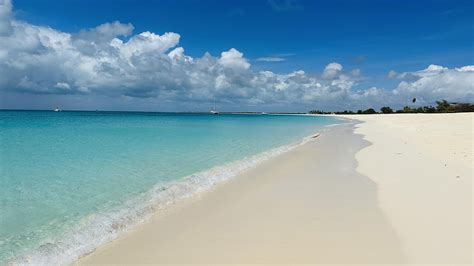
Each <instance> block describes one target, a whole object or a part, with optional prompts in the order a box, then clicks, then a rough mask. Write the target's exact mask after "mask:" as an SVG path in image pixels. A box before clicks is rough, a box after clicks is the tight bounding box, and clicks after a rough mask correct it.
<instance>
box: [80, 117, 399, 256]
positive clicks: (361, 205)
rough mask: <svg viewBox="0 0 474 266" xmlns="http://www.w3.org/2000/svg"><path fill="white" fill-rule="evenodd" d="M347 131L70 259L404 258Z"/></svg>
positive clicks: (358, 145)
mask: <svg viewBox="0 0 474 266" xmlns="http://www.w3.org/2000/svg"><path fill="white" fill-rule="evenodd" d="M354 127H355V126H354V124H347V125H342V126H336V127H333V128H332V129H331V130H330V131H328V132H322V133H321V135H320V136H319V137H318V138H315V139H314V140H313V141H310V142H308V143H306V144H305V145H303V146H300V147H298V148H296V149H294V150H292V151H290V152H288V153H285V154H283V155H281V156H278V157H277V158H273V159H270V160H269V161H267V162H264V163H262V164H261V165H259V166H258V167H256V168H254V169H251V170H248V171H247V172H245V173H243V174H242V175H240V176H237V177H235V178H234V179H232V180H231V181H228V182H226V183H224V184H221V185H219V186H218V187H216V189H214V190H213V191H210V192H207V193H203V194H201V195H197V196H196V197H193V198H191V199H187V200H184V201H182V202H180V203H178V204H176V205H175V206H173V207H172V208H169V209H168V210H166V211H162V212H160V213H157V214H156V215H155V216H154V217H153V219H151V220H150V221H149V222H147V223H146V224H144V225H142V226H140V227H138V228H136V229H135V230H133V231H132V232H130V233H127V234H125V235H123V236H122V237H120V238H119V239H117V240H115V241H113V242H111V243H109V244H106V245H104V246H102V247H100V248H98V249H97V250H96V251H95V252H93V253H92V254H89V255H88V256H86V257H84V258H82V259H81V260H79V261H78V262H77V263H78V264H105V263H107V264H110V263H112V264H119V263H120V264H139V263H142V264H143V263H164V264H172V263H183V264H195V263H201V264H202V263H203V264H222V263H237V264H243V263H283V264H290V263H291V264H296V263H340V264H346V263H347V264H354V263H360V264H367V263H377V264H381V263H401V262H404V260H405V255H404V254H403V251H402V248H401V245H400V241H399V237H398V235H397V233H396V231H395V230H394V228H393V227H392V226H391V223H390V222H389V221H388V219H387V217H386V215H385V213H384V212H383V211H382V210H381V209H380V207H379V202H378V199H377V196H378V187H377V184H376V183H375V182H374V181H373V180H372V179H370V178H368V177H367V176H364V175H362V174H360V173H358V172H357V171H356V167H357V161H356V159H355V155H356V153H357V152H359V151H360V150H361V149H362V148H364V147H367V146H368V145H369V142H367V141H365V140H363V136H362V135H359V134H354V133H353V130H354Z"/></svg>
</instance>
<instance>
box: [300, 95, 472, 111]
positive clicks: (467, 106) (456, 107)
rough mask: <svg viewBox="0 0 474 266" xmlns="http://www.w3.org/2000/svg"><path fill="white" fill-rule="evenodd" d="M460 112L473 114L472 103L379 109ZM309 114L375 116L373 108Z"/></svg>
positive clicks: (443, 102)
mask: <svg viewBox="0 0 474 266" xmlns="http://www.w3.org/2000/svg"><path fill="white" fill-rule="evenodd" d="M415 102H416V98H413V100H412V103H415ZM461 112H474V104H472V103H450V102H448V101H446V100H441V101H437V102H436V107H433V106H420V107H409V106H405V107H403V109H400V110H396V111H395V112H394V111H393V110H392V108H390V107H389V106H384V107H382V108H380V112H379V113H382V114H391V113H461ZM308 113H309V114H332V113H334V114H377V112H376V111H375V110H374V109H373V108H369V109H366V110H357V112H353V111H348V110H345V111H342V112H340V111H339V112H325V111H322V110H312V111H309V112H308Z"/></svg>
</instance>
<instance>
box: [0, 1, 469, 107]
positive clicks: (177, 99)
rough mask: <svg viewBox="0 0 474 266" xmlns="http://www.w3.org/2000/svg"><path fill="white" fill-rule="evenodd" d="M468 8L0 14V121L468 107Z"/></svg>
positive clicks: (35, 4)
mask: <svg viewBox="0 0 474 266" xmlns="http://www.w3.org/2000/svg"><path fill="white" fill-rule="evenodd" d="M473 65H474V1H462V0H456V1H452V0H442V1H441V0H439V1H434V0H432V1H392V0H374V1H368V0H367V1H363V0H346V1H342V0H333V1H329V0H328V1H302V0H301V1H299V0H262V1H256V0H253V1H252V0H242V1H239V0H232V1H218V0H214V1H198V0H187V1H184V0H183V1H171V0H169V1H165V0H148V1H136V0H135V1H132V0H114V1H112V0H101V1H92V0H81V1H79V0H62V1H52V0H16V1H15V0H14V1H10V0H0V97H1V98H0V108H3V109H52V108H54V107H56V106H60V107H61V108H62V109H75V110H96V109H98V110H139V111H208V110H209V108H211V107H212V105H213V102H216V104H217V106H218V108H219V109H220V110H222V111H308V110H311V109H324V110H329V111H333V110H341V109H350V110H357V109H364V108H369V107H374V108H380V107H381V106H385V105H390V106H392V107H394V108H400V107H403V106H405V105H409V104H411V99H412V98H414V97H416V98H417V99H418V101H417V104H419V105H430V104H431V105H433V104H435V101H436V100H440V99H447V100H450V101H468V102H474V66H473Z"/></svg>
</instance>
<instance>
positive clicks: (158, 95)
mask: <svg viewBox="0 0 474 266" xmlns="http://www.w3.org/2000/svg"><path fill="white" fill-rule="evenodd" d="M180 37H181V36H180V35H179V34H178V33H173V32H167V33H164V34H161V35H159V34H156V33H153V32H148V31H146V32H142V33H138V34H134V27H133V25H132V24H124V23H121V22H118V21H115V22H111V23H105V24H102V25H99V26H97V27H95V28H91V29H83V30H81V31H79V32H77V33H68V32H62V31H58V30H55V29H52V28H49V27H44V26H37V25H32V24H30V23H27V22H24V21H19V20H16V19H14V17H13V16H12V4H11V2H10V0H3V2H2V1H1V0H0V73H1V74H0V91H5V92H9V93H22V95H25V96H24V97H27V95H31V94H35V95H38V94H40V95H84V97H94V96H97V95H99V96H107V97H128V98H147V99H153V100H154V101H156V102H163V101H164V102H173V101H176V102H197V103H199V102H210V101H211V102H212V101H213V100H217V101H219V102H224V103H227V104H233V105H236V106H238V105H241V106H248V105H268V106H288V105H300V104H303V105H305V106H310V105H311V106H314V107H315V108H326V109H328V108H329V109H331V108H332V109H341V108H347V109H351V108H352V109H354V108H363V107H368V106H374V107H377V106H382V105H388V104H390V105H395V106H400V105H404V104H406V103H407V102H409V101H408V99H411V98H413V97H417V98H418V99H419V101H420V103H421V104H422V103H433V102H434V101H435V100H439V99H447V100H450V101H471V102H473V101H474V66H464V67H460V68H454V69H448V68H446V67H443V66H437V65H430V66H428V67H427V68H426V69H423V70H420V71H414V72H406V73H401V74H398V73H396V72H395V71H393V72H390V73H389V75H388V76H389V77H390V78H393V79H399V84H398V86H397V87H396V88H395V89H393V90H387V89H382V88H375V87H370V88H367V89H364V90H356V89H355V88H354V87H355V86H356V85H357V84H358V82H359V80H360V78H361V77H360V76H361V72H360V70H358V69H355V70H352V71H349V72H345V69H344V67H343V66H342V65H341V64H339V63H337V62H331V63H329V64H328V65H327V66H326V67H325V68H324V70H322V72H321V73H320V74H307V73H305V72H304V71H302V70H298V71H294V72H291V73H285V74H278V73H274V72H271V71H254V70H253V69H252V66H251V63H250V62H249V60H248V59H247V58H245V56H244V54H243V53H242V52H240V51H238V50H237V49H235V48H230V49H229V50H227V51H223V52H222V53H221V54H220V55H218V56H213V55H211V54H209V53H206V54H204V55H203V56H202V57H191V56H189V55H186V53H185V49H184V48H183V47H181V46H179V42H180ZM262 61H265V60H262ZM267 61H268V60H267ZM270 61H271V60H270Z"/></svg>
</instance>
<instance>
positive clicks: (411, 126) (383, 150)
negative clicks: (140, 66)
mask: <svg viewBox="0 0 474 266" xmlns="http://www.w3.org/2000/svg"><path fill="white" fill-rule="evenodd" d="M350 118H356V119H360V120H362V121H365V123H363V124H359V125H358V126H357V127H358V128H357V129H356V131H355V132H356V133H360V134H363V135H364V136H365V137H364V139H366V140H368V141H370V142H372V143H373V145H371V146H369V147H366V148H364V149H363V150H361V151H360V152H358V153H357V155H356V158H357V161H358V162H359V166H358V167H357V170H358V172H360V173H361V174H363V175H365V176H368V177H369V178H370V179H371V180H373V181H374V182H375V183H376V184H377V198H378V201H379V205H380V208H381V209H382V211H383V213H384V214H385V216H386V217H387V219H388V220H389V221H390V224H391V225H392V226H393V227H394V229H395V231H396V232H397V235H398V236H399V239H400V243H401V246H402V250H403V253H404V255H405V258H406V260H407V261H408V262H410V263H416V264H447V265H454V264H463V263H465V264H468V265H470V264H471V263H472V262H473V261H472V255H473V254H474V252H473V246H472V239H473V237H472V236H473V235H472V233H473V232H472V221H473V220H472V213H473V212H472V210H473V209H472V202H473V201H472V177H473V160H472V152H473V138H474V135H473V122H474V115H473V114H472V113H462V114H390V115H361V116H350Z"/></svg>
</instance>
